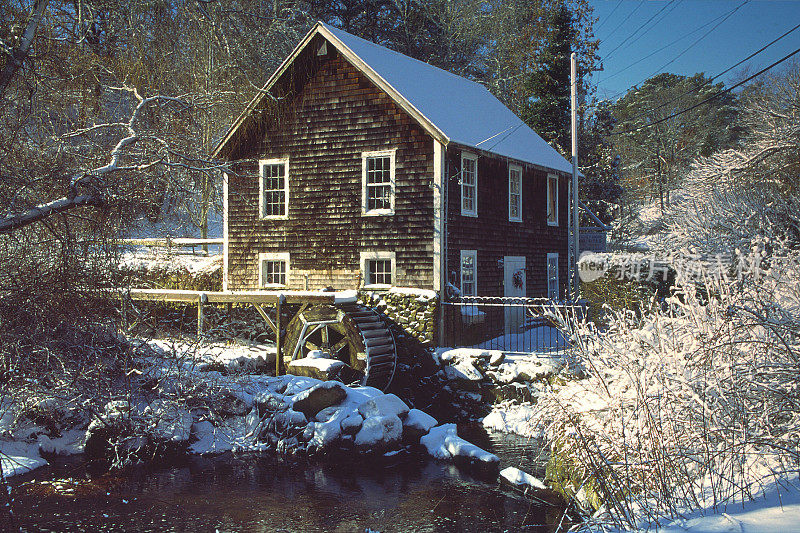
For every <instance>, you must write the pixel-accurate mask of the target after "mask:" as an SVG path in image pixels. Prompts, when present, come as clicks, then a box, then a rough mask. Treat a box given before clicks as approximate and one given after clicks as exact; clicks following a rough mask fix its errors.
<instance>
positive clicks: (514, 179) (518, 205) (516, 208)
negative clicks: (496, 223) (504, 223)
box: [508, 169, 522, 219]
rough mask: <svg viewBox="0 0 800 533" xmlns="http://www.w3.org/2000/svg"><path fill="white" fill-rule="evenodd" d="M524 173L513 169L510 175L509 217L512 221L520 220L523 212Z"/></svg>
mask: <svg viewBox="0 0 800 533" xmlns="http://www.w3.org/2000/svg"><path fill="white" fill-rule="evenodd" d="M521 190H522V173H521V172H520V171H519V170H517V169H512V170H511V172H509V174H508V194H509V197H508V216H509V218H511V219H520V218H522V216H521V210H522V192H521Z"/></svg>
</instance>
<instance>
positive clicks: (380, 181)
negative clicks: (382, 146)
mask: <svg viewBox="0 0 800 533" xmlns="http://www.w3.org/2000/svg"><path fill="white" fill-rule="evenodd" d="M366 178H367V211H371V210H373V209H387V210H389V209H391V208H392V162H391V157H390V156H388V155H387V156H379V157H368V158H367V176H366Z"/></svg>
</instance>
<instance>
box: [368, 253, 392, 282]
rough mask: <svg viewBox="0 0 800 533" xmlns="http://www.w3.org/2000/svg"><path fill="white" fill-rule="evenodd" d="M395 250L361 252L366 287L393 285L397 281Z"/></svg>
mask: <svg viewBox="0 0 800 533" xmlns="http://www.w3.org/2000/svg"><path fill="white" fill-rule="evenodd" d="M394 265H395V253H394V252H361V273H362V275H363V277H364V286H365V287H391V286H392V284H393V283H394V282H395V273H394Z"/></svg>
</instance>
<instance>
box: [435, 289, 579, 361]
mask: <svg viewBox="0 0 800 533" xmlns="http://www.w3.org/2000/svg"><path fill="white" fill-rule="evenodd" d="M442 305H443V306H444V331H443V333H444V339H442V342H441V343H440V344H441V345H442V346H451V347H454V348H466V347H469V348H480V349H486V350H502V351H505V352H518V353H540V354H549V355H557V354H559V353H562V352H563V351H564V350H566V349H568V348H569V347H570V344H569V339H568V338H567V337H566V335H565V334H564V333H563V332H562V331H561V330H560V329H559V328H558V327H557V326H556V324H555V323H554V321H553V320H552V319H551V318H550V317H551V316H552V315H553V314H556V315H560V316H569V315H570V314H577V316H578V317H582V316H583V313H585V307H584V306H582V305H580V304H576V303H573V302H558V301H554V300H549V299H547V298H517V297H484V296H464V297H461V298H458V299H456V300H453V301H448V302H443V303H442Z"/></svg>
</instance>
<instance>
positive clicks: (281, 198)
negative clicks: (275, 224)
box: [258, 159, 289, 218]
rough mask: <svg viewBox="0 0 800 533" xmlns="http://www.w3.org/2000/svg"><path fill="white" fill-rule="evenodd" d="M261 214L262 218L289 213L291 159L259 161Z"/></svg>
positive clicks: (279, 216) (282, 215)
mask: <svg viewBox="0 0 800 533" xmlns="http://www.w3.org/2000/svg"><path fill="white" fill-rule="evenodd" d="M259 167H260V168H259V174H260V176H261V178H260V180H259V202H258V204H259V214H260V216H261V218H286V217H287V215H288V213H289V160H288V159H265V160H262V161H259Z"/></svg>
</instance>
